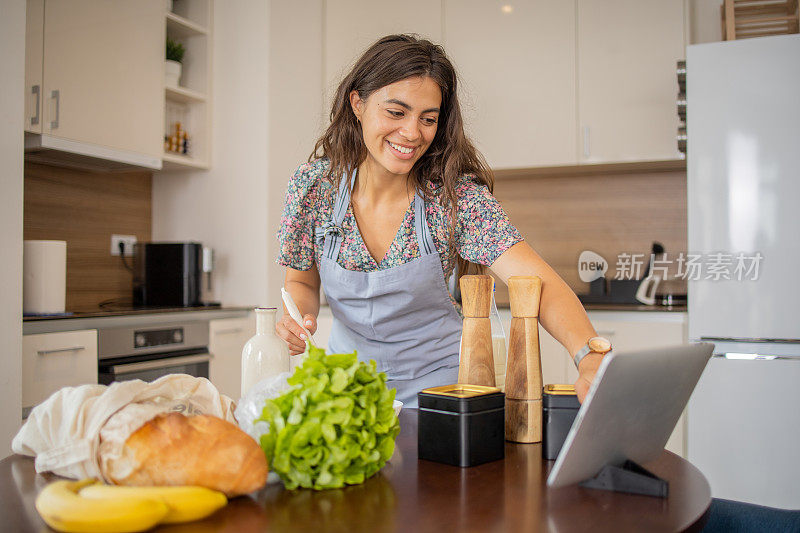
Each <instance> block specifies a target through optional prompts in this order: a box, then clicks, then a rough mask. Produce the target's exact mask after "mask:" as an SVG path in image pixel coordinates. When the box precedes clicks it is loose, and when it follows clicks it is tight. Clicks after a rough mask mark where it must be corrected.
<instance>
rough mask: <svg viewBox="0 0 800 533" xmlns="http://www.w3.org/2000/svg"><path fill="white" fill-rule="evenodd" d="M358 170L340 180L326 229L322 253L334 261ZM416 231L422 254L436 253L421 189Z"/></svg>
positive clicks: (416, 207)
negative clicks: (331, 214)
mask: <svg viewBox="0 0 800 533" xmlns="http://www.w3.org/2000/svg"><path fill="white" fill-rule="evenodd" d="M357 170H358V169H353V170H352V172H351V173H350V176H349V177H348V175H347V174H345V175H344V176H342V179H341V180H340V181H339V192H338V194H337V195H336V201H335V202H334V205H333V216H332V220H331V222H330V223H329V224H328V225H329V226H330V228H326V230H325V242H324V245H323V249H322V254H323V255H324V256H325V257H327V258H328V259H332V260H333V261H336V260H337V259H338V258H339V248H340V247H341V244H342V237H343V235H342V231H341V226H342V221H343V220H344V217H345V215H346V214H347V208H348V206H349V205H350V193H351V191H352V190H353V186H354V185H355V181H356V172H357ZM337 228H338V229H337ZM331 229H332V230H331ZM414 232H415V233H416V235H417V244H418V245H419V252H420V255H429V254H432V253H436V245H435V244H434V242H433V236H432V234H431V229H430V226H429V225H428V217H427V216H426V214H425V198H423V197H422V195H421V194H420V192H419V191H416V193H415V194H414Z"/></svg>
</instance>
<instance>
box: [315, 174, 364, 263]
mask: <svg viewBox="0 0 800 533" xmlns="http://www.w3.org/2000/svg"><path fill="white" fill-rule="evenodd" d="M355 179H356V170H355V169H354V170H353V172H352V173H351V174H350V178H349V179H348V177H347V174H345V175H344V176H342V179H341V180H340V181H339V192H338V194H337V195H336V200H335V201H334V204H333V214H332V217H331V220H330V221H328V222H325V223H324V224H322V228H320V232H321V234H322V236H323V237H324V239H325V240H324V241H323V242H324V244H323V246H322V255H323V256H324V257H327V258H328V259H331V260H333V261H336V260H337V259H338V258H339V248H340V247H341V244H342V238H343V237H344V234H343V231H342V221H343V220H344V216H345V215H346V214H347V206H348V205H350V191H351V189H352V188H353V183H354V182H355Z"/></svg>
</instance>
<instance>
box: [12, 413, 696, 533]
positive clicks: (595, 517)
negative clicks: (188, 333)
mask: <svg viewBox="0 0 800 533" xmlns="http://www.w3.org/2000/svg"><path fill="white" fill-rule="evenodd" d="M417 414H418V413H417V410H415V409H406V410H403V411H402V412H401V413H400V427H401V430H400V435H399V436H398V438H397V448H396V451H395V454H394V456H393V457H392V459H391V460H390V461H389V462H388V463H387V464H386V466H385V467H384V468H383V469H382V470H381V471H380V472H379V473H378V474H376V475H375V476H373V477H372V478H370V479H368V480H367V481H366V482H364V483H363V484H361V485H354V486H349V487H346V488H343V489H333V490H323V491H314V490H307V489H301V490H286V489H285V488H284V487H283V484H282V483H280V482H279V481H277V482H271V483H268V484H267V485H266V486H265V487H264V488H263V489H261V490H260V491H258V492H256V493H253V494H251V495H249V496H243V497H239V498H235V499H232V500H231V501H230V502H229V503H228V505H227V506H226V507H224V508H223V509H221V510H219V511H217V512H216V513H215V514H214V515H212V516H211V517H209V518H206V519H205V520H202V521H198V522H192V523H188V524H178V525H172V526H160V527H159V528H157V529H156V530H155V531H159V532H176V533H177V532H183V531H187V532H189V531H200V532H205V531H208V532H221V531H225V532H234V533H249V532H261V531H272V532H283V531H287V532H293V531H312V532H318V533H322V532H328V531H333V532H340V531H341V532H347V533H353V532H361V531H370V532H405V531H409V532H429V531H430V532H440V533H450V532H460V531H476V532H478V531H480V532H495V531H497V532H502V531H514V532H516V531H525V532H532V531H553V532H559V533H561V532H573V531H587V532H588V531H591V532H599V531H617V532H618V531H647V532H656V531H698V530H700V529H702V527H703V525H704V524H705V521H706V519H707V515H708V509H709V505H710V503H711V491H710V489H709V485H708V482H707V481H706V479H705V478H704V477H703V475H702V474H701V473H700V471H698V470H697V469H696V468H695V467H694V466H692V465H691V464H690V463H689V462H688V461H686V460H684V459H682V458H680V457H679V456H677V455H675V454H673V453H671V452H668V451H664V452H663V453H662V454H661V455H660V456H659V457H658V458H657V459H656V460H654V461H652V462H650V463H646V464H645V465H644V466H645V467H646V468H648V469H649V470H650V471H651V472H653V473H654V474H656V475H658V476H659V477H662V478H664V479H666V480H667V481H668V482H669V497H668V498H655V497H651V496H639V495H633V494H623V493H616V492H608V491H604V490H595V489H589V488H583V487H579V486H571V487H564V488H559V489H552V488H548V487H547V486H546V485H545V480H546V479H547V475H548V472H549V471H550V469H551V468H552V466H553V461H546V460H544V459H542V449H541V445H540V444H514V443H510V442H507V443H506V448H505V458H504V459H502V460H499V461H494V462H491V463H485V464H482V465H479V466H474V467H471V468H459V467H456V466H449V465H445V464H440V463H435V462H430V461H425V460H419V459H418V458H417ZM57 478H58V477H57V476H54V475H53V474H37V473H36V472H35V470H34V462H33V458H31V457H25V456H21V455H11V456H9V457H6V458H5V459H3V460H2V461H0V529H2V530H3V531H13V532H19V533H26V532H41V531H47V530H48V528H47V526H46V525H45V524H44V522H43V521H42V519H41V518H40V517H39V515H38V513H37V512H36V509H35V507H34V502H35V499H36V495H37V494H38V493H39V492H40V491H41V490H42V489H43V488H44V487H45V485H47V483H49V482H50V481H52V480H54V479H57Z"/></svg>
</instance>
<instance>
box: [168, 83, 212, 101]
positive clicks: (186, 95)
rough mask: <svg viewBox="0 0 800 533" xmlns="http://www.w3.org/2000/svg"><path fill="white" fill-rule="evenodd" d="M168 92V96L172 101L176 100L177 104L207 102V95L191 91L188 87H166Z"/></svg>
mask: <svg viewBox="0 0 800 533" xmlns="http://www.w3.org/2000/svg"><path fill="white" fill-rule="evenodd" d="M164 90H165V91H166V96H167V98H168V99H170V100H174V101H176V102H183V103H189V102H205V101H206V95H204V94H202V93H200V92H197V91H193V90H191V89H187V88H186V87H169V86H166V87H164Z"/></svg>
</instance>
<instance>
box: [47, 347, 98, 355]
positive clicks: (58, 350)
mask: <svg viewBox="0 0 800 533" xmlns="http://www.w3.org/2000/svg"><path fill="white" fill-rule="evenodd" d="M85 349H86V346H71V347H69V348H55V349H53V350H38V351H37V352H36V353H38V354H39V355H48V354H51V353H61V352H79V351H81V350H85Z"/></svg>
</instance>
